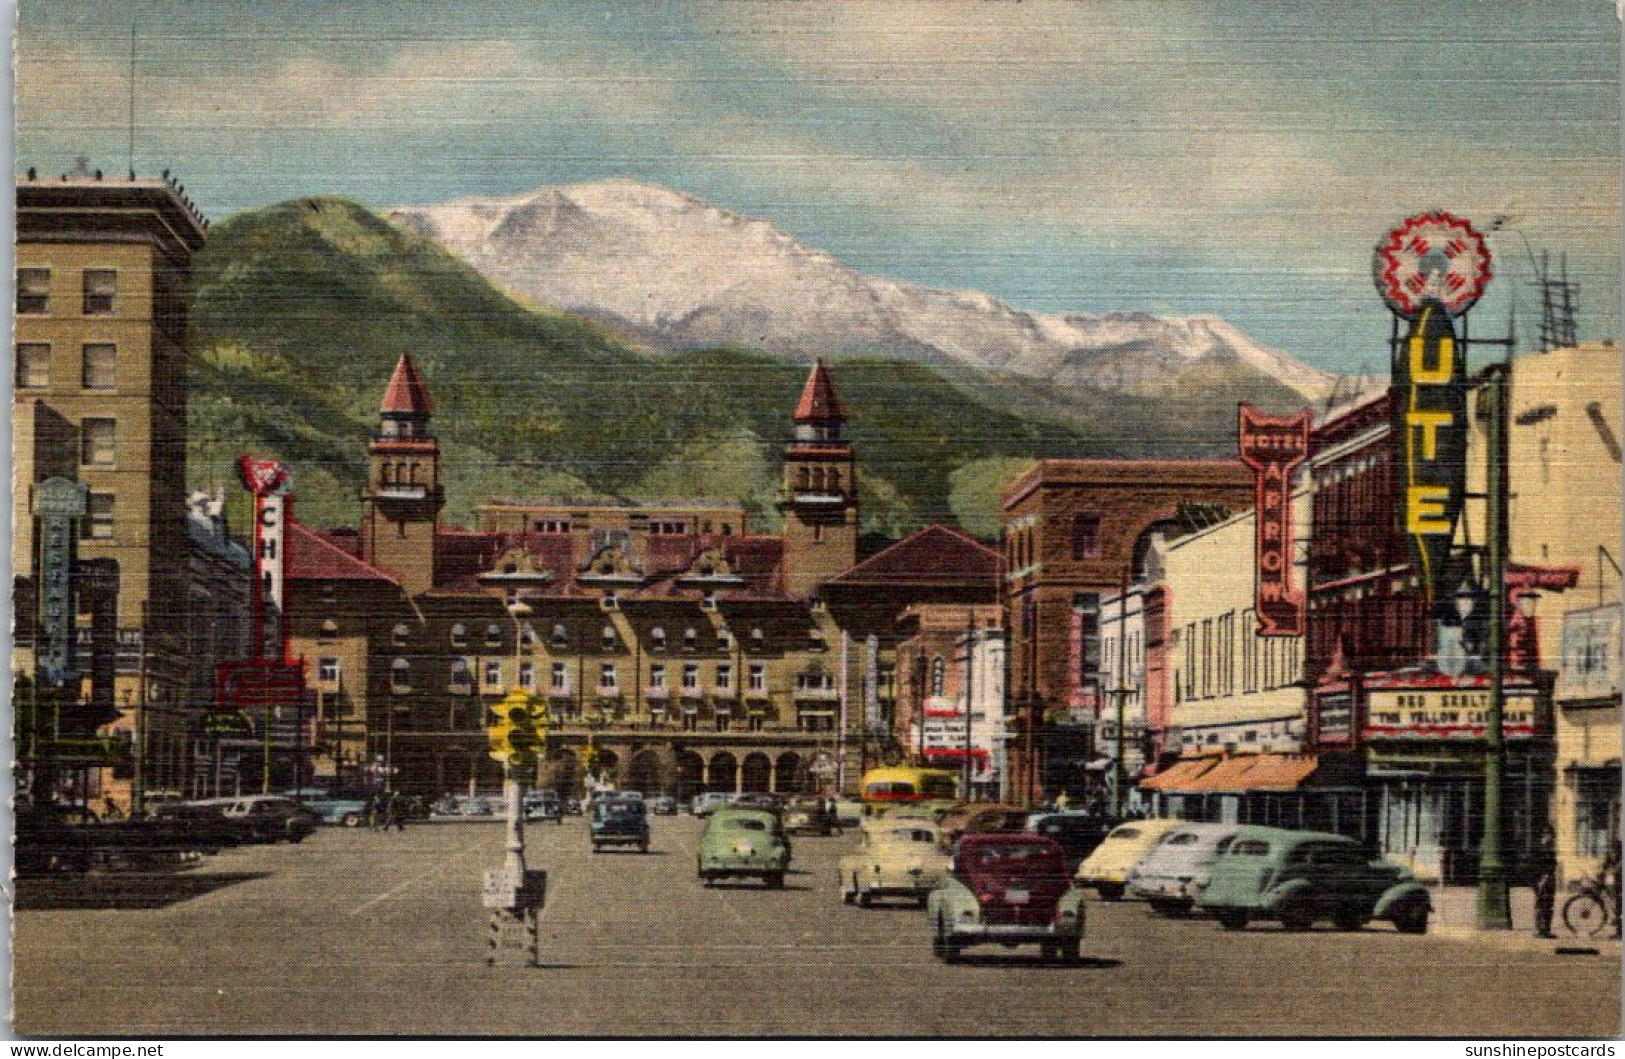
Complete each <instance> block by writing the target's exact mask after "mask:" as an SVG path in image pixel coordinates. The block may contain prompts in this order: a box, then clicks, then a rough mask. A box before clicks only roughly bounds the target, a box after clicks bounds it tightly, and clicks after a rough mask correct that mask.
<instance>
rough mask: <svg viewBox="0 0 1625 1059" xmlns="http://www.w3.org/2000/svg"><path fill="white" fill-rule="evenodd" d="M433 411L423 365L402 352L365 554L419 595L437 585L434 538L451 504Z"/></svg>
mask: <svg viewBox="0 0 1625 1059" xmlns="http://www.w3.org/2000/svg"><path fill="white" fill-rule="evenodd" d="M433 412H434V402H433V401H431V400H430V399H429V390H428V388H427V387H426V386H424V385H423V380H422V378H420V377H419V375H418V369H417V365H416V364H414V363H412V357H411V355H410V354H406V353H403V354H401V359H400V361H399V362H398V363H397V364H396V365H395V374H394V375H393V376H392V377H391V378H390V380H389V388H388V389H387V390H385V391H384V401H383V405H382V407H381V408H380V409H379V428H378V434H377V436H375V437H374V438H373V439H372V444H371V446H370V452H371V455H372V461H371V468H370V471H369V474H370V477H369V479H368V482H367V500H366V513H365V515H364V517H363V518H362V522H361V556H362V558H364V559H366V560H367V561H368V562H370V563H372V564H373V565H375V566H380V567H382V568H384V569H385V570H388V571H389V572H390V573H392V574H394V575H395V576H396V577H397V578H399V579H400V582H401V586H402V587H403V588H405V589H406V591H407V593H408V594H409V595H414V596H415V595H418V594H420V593H422V592H426V591H428V590H429V589H430V588H432V587H434V538H435V531H436V530H437V529H438V528H439V523H440V509H441V508H442V507H444V506H445V503H446V498H445V494H444V492H443V491H442V490H441V487H440V443H439V442H438V441H436V440H435V439H434V437H433V436H432V435H430V434H429V417H430V415H432V414H433Z"/></svg>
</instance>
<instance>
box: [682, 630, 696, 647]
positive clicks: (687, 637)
mask: <svg viewBox="0 0 1625 1059" xmlns="http://www.w3.org/2000/svg"><path fill="white" fill-rule="evenodd" d="M699 646H700V634H699V633H698V632H696V631H695V630H694V629H692V628H689V629H684V630H683V650H685V651H693V650H697V649H698V648H699Z"/></svg>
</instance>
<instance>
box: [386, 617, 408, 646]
mask: <svg viewBox="0 0 1625 1059" xmlns="http://www.w3.org/2000/svg"><path fill="white" fill-rule="evenodd" d="M411 636H412V630H411V629H410V628H408V627H407V625H406V623H405V622H402V623H401V624H399V625H397V626H395V628H393V629H391V630H390V633H389V638H390V642H391V643H392V644H394V645H395V646H396V647H405V646H406V642H407V641H408V640H409V639H411Z"/></svg>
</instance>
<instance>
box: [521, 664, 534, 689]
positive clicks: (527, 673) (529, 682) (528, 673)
mask: <svg viewBox="0 0 1625 1059" xmlns="http://www.w3.org/2000/svg"><path fill="white" fill-rule="evenodd" d="M519 686H520V687H522V688H524V689H525V690H526V691H535V690H536V663H535V662H520V663H519Z"/></svg>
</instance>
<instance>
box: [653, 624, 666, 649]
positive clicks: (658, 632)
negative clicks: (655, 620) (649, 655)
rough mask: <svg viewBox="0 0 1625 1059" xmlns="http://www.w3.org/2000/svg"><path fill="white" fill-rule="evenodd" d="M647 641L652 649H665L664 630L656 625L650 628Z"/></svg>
mask: <svg viewBox="0 0 1625 1059" xmlns="http://www.w3.org/2000/svg"><path fill="white" fill-rule="evenodd" d="M649 643H650V647H651V649H652V650H655V651H664V650H665V649H666V630H665V629H663V628H661V627H660V626H658V625H656V626H655V627H654V628H653V629H650V630H649Z"/></svg>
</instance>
